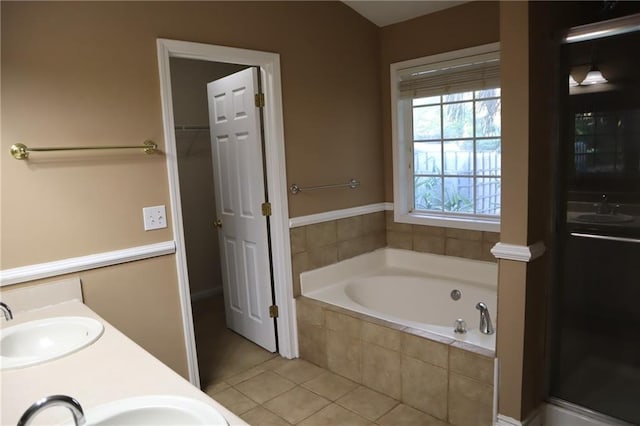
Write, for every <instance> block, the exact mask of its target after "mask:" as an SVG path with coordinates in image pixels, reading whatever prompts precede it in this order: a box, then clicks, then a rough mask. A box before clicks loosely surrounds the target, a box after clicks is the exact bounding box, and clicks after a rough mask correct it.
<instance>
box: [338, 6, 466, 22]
mask: <svg viewBox="0 0 640 426" xmlns="http://www.w3.org/2000/svg"><path fill="white" fill-rule="evenodd" d="M343 3H344V4H346V5H347V6H349V7H350V8H352V9H353V10H355V11H356V12H358V13H359V14H360V15H362V16H364V17H365V18H367V19H368V20H369V21H371V22H373V23H374V24H376V25H377V26H379V27H384V26H387V25H391V24H395V23H397V22H402V21H406V20H408V19H412V18H417V17H418V16H422V15H427V14H429V13H433V12H437V11H439V10H442V9H447V8H450V7H454V6H458V5H460V4H463V3H467V1H449V0H420V1H404V0H391V1H368V0H362V1H361V0H352V1H343Z"/></svg>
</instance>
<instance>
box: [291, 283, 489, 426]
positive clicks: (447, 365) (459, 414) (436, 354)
mask: <svg viewBox="0 0 640 426" xmlns="http://www.w3.org/2000/svg"><path fill="white" fill-rule="evenodd" d="M296 306H297V315H298V318H297V319H298V335H299V342H300V357H301V358H302V359H305V360H307V361H310V362H313V363H315V364H317V365H320V366H322V367H325V368H327V369H328V370H329V371H331V372H332V373H335V376H333V378H332V380H336V378H339V377H340V376H344V377H345V378H347V379H349V380H351V381H353V382H356V383H359V384H362V385H364V386H367V387H368V388H370V389H373V390H375V391H377V392H380V393H381V394H384V395H387V396H388V397H390V398H393V399H396V400H399V401H401V402H402V403H404V404H405V405H406V406H408V407H406V408H404V409H403V410H404V411H403V415H407V416H415V417H419V414H420V413H425V414H428V415H429V416H431V417H430V418H433V417H435V418H437V419H439V420H441V421H442V422H443V423H442V424H447V423H448V424H452V425H455V426H481V425H490V424H491V423H492V418H493V406H492V404H493V371H494V353H493V352H492V351H488V350H486V349H482V348H478V347H476V346H473V345H469V344H465V343H462V342H458V341H454V340H452V339H449V338H444V337H440V336H436V335H432V334H429V333H426V332H423V331H420V330H415V329H412V328H409V327H402V326H398V325H396V324H392V323H389V322H386V321H382V320H379V319H376V318H372V317H369V316H367V315H362V314H359V313H355V312H351V311H348V310H345V309H342V308H339V307H335V306H332V305H329V304H326V303H323V302H320V301H317V300H313V299H309V298H306V297H304V296H301V297H298V298H297V299H296ZM320 380H328V378H323V379H321V378H318V381H320ZM338 380H339V379H338ZM343 382H344V383H349V382H348V381H346V380H344V379H343ZM362 389H366V388H362ZM361 392H365V390H362V391H361ZM337 402H338V404H339V405H342V406H343V407H345V408H348V409H350V410H352V411H356V410H357V407H355V406H348V405H346V404H347V403H348V400H347V401H342V403H341V400H340V399H338V400H337ZM380 404H384V401H381V402H380ZM409 407H411V408H409ZM412 409H413V410H417V411H411V410H412ZM362 410H363V409H362ZM362 410H361V411H362ZM356 412H359V411H356ZM359 413H360V414H361V415H362V416H363V417H365V418H368V416H367V414H368V413H365V412H359ZM416 413H417V414H416ZM374 414H375V413H372V414H371V416H373V415H374Z"/></svg>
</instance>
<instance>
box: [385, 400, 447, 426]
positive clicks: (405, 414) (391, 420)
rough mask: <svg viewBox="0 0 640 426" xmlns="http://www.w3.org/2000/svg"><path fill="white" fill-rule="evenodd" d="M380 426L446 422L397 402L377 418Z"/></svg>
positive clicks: (441, 424) (433, 425)
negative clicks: (391, 408) (392, 407)
mask: <svg viewBox="0 0 640 426" xmlns="http://www.w3.org/2000/svg"><path fill="white" fill-rule="evenodd" d="M378 424H379V425H380V426H398V425H402V426H446V425H447V423H445V422H443V421H441V420H438V419H436V418H435V417H431V416H429V415H427V414H425V413H423V412H422V411H419V410H416V409H415V408H411V407H409V406H408V405H404V404H399V405H397V406H396V407H395V408H394V409H393V410H391V411H389V412H388V413H387V414H385V415H384V416H382V417H381V418H380V419H379V420H378Z"/></svg>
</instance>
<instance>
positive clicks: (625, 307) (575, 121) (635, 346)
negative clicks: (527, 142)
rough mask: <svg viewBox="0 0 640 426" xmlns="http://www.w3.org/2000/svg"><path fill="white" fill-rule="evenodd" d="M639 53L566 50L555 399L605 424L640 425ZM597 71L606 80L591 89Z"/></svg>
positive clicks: (614, 40)
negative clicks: (589, 75) (590, 73)
mask: <svg viewBox="0 0 640 426" xmlns="http://www.w3.org/2000/svg"><path fill="white" fill-rule="evenodd" d="M638 46H640V33H638V32H635V33H627V34H622V35H617V36H615V37H608V38H602V39H596V40H586V41H583V42H580V43H572V44H565V45H564V46H563V47H562V55H563V58H562V63H563V69H564V71H565V72H566V79H565V80H564V81H569V75H571V77H572V78H573V80H574V82H572V83H573V84H572V86H571V87H569V86H568V85H567V88H566V93H565V96H564V97H563V99H561V104H562V105H563V108H562V109H563V111H561V119H560V123H561V124H560V140H561V145H562V146H561V148H560V159H561V161H560V170H561V172H562V181H561V182H559V185H560V187H561V188H562V190H561V191H558V200H557V206H558V211H560V212H562V214H560V215H558V217H559V218H558V223H557V231H556V247H557V253H558V254H557V258H556V266H557V268H556V280H555V284H554V293H553V296H552V298H553V304H552V305H553V313H552V320H551V331H550V334H551V335H552V338H551V340H550V365H551V369H550V373H551V374H550V381H549V393H550V398H551V399H552V401H558V400H560V401H563V402H564V403H565V404H566V405H570V406H572V407H574V408H577V409H578V410H584V412H594V413H597V415H604V416H607V417H609V418H610V421H605V424H612V423H614V422H615V421H616V420H619V421H623V422H628V423H630V424H637V425H638V424H640V58H638V56H639V55H637V54H635V53H631V52H635V51H638ZM593 70H598V71H600V72H601V74H602V76H603V79H604V81H602V80H600V82H599V83H598V84H593V85H592V84H587V83H584V82H585V81H586V82H588V79H586V74H587V71H593ZM563 78H564V77H563ZM580 82H583V83H582V84H578V85H576V83H580ZM567 403H568V404H567ZM601 418H604V417H601Z"/></svg>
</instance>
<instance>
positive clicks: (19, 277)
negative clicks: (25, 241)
mask: <svg viewBox="0 0 640 426" xmlns="http://www.w3.org/2000/svg"><path fill="white" fill-rule="evenodd" d="M175 252H176V245H175V242H173V241H165V242H162V243H156V244H148V245H145V246H139V247H132V248H127V249H123V250H114V251H108V252H104V253H97V254H90V255H88V256H80V257H72V258H69V259H62V260H56V261H53V262H46V263H38V264H35V265H28V266H20V267H18V268H11V269H5V270H3V271H0V286H5V285H11V284H18V283H23V282H27V281H33V280H38V279H41V278H48V277H55V276H59V275H64V274H71V273H74V272H80V271H86V270H89V269H95V268H102V267H104V266H112V265H118V264H120V263H126V262H133V261H135V260H142V259H149V258H151V257H157V256H164V255H166V254H173V253H175Z"/></svg>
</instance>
